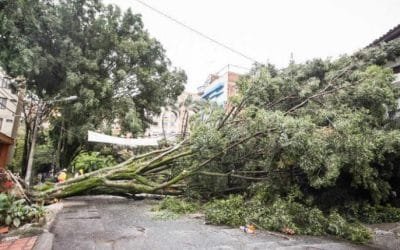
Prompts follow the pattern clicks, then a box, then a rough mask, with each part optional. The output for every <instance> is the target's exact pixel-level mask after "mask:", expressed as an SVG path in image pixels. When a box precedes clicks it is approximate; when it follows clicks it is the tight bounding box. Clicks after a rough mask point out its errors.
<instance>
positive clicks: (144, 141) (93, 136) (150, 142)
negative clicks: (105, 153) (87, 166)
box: [88, 131, 161, 147]
mask: <svg viewBox="0 0 400 250" xmlns="http://www.w3.org/2000/svg"><path fill="white" fill-rule="evenodd" d="M159 140H161V138H136V139H130V138H120V137H115V136H110V135H105V134H100V133H96V132H93V131H88V141H90V142H101V143H110V144H118V145H125V146H131V147H138V146H157V145H158V141H159Z"/></svg>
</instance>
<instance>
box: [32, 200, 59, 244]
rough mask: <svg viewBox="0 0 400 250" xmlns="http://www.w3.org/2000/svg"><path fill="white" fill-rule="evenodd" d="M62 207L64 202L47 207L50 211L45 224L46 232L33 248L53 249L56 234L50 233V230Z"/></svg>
mask: <svg viewBox="0 0 400 250" xmlns="http://www.w3.org/2000/svg"><path fill="white" fill-rule="evenodd" d="M62 208H63V203H62V202H59V203H56V204H53V205H50V206H49V207H48V208H47V210H48V213H47V215H46V225H44V226H43V229H44V232H43V233H42V234H41V235H40V236H39V237H38V239H37V240H36V243H35V245H34V246H33V248H32V249H34V250H52V249H53V241H54V234H52V233H50V230H51V228H52V227H53V225H54V222H55V219H56V217H57V215H58V213H59V212H60V211H61V210H62Z"/></svg>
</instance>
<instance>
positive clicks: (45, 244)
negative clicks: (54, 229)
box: [33, 232, 54, 250]
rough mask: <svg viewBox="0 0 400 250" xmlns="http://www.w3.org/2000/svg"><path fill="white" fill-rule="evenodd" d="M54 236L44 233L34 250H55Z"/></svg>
mask: <svg viewBox="0 0 400 250" xmlns="http://www.w3.org/2000/svg"><path fill="white" fill-rule="evenodd" d="M53 241H54V234H52V233H49V232H44V233H42V234H41V235H40V236H39V237H38V239H37V240H36V243H35V245H34V246H33V249H34V250H51V249H53Z"/></svg>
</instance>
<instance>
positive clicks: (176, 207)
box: [153, 197, 200, 215]
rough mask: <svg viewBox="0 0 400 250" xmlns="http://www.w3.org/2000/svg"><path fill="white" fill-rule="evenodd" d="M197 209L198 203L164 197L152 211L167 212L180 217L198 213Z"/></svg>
mask: <svg viewBox="0 0 400 250" xmlns="http://www.w3.org/2000/svg"><path fill="white" fill-rule="evenodd" d="M199 208H200V205H199V204H198V203H194V202H189V201H186V200H183V199H179V198H176V197H166V198H165V199H164V200H162V201H161V202H160V203H159V204H158V206H157V207H155V208H154V209H153V210H155V211H161V210H167V211H169V212H171V213H174V214H178V215H180V214H189V213H194V212H196V211H198V210H199Z"/></svg>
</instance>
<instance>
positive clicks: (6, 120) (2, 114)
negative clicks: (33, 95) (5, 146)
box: [0, 70, 18, 136]
mask: <svg viewBox="0 0 400 250" xmlns="http://www.w3.org/2000/svg"><path fill="white" fill-rule="evenodd" d="M10 84H11V78H10V77H8V76H7V75H6V74H5V73H4V72H3V71H1V70H0V132H1V133H3V134H5V135H7V136H11V133H12V127H13V124H14V118H15V111H16V109H17V101H18V97H17V95H15V94H14V93H13V92H12V91H11V88H10V86H11V85H10Z"/></svg>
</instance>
